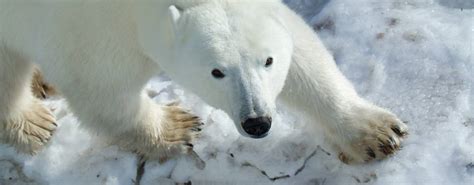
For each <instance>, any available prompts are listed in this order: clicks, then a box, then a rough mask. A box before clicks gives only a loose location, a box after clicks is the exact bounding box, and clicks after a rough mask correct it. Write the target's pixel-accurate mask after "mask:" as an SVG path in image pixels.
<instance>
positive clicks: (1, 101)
mask: <svg viewBox="0 0 474 185" xmlns="http://www.w3.org/2000/svg"><path fill="white" fill-rule="evenodd" d="M0 25H2V26H1V27H0V125H1V130H0V136H1V138H0V139H1V140H2V141H3V142H5V143H9V144H11V145H13V146H14V147H15V148H16V149H18V150H19V151H23V152H27V153H35V152H37V151H39V150H40V149H41V148H42V147H43V146H44V145H45V144H46V143H47V141H48V140H49V139H50V138H51V135H52V133H53V131H54V129H55V128H56V124H55V120H54V117H53V116H52V114H51V113H50V112H49V110H47V109H46V108H45V107H44V106H43V105H42V104H41V103H40V102H39V101H38V100H37V99H36V98H34V97H33V95H32V93H31V89H30V87H29V83H30V80H31V75H32V70H33V67H32V66H33V63H36V64H37V65H39V66H40V67H41V68H42V69H43V70H44V75H45V78H46V79H47V80H48V81H49V82H51V83H52V84H54V85H55V86H57V87H58V89H59V91H60V92H61V94H62V95H63V96H64V97H66V99H67V101H68V103H69V106H70V108H71V109H72V111H73V112H74V113H75V115H77V117H78V119H79V120H80V121H81V124H82V126H83V127H84V128H86V129H88V130H90V131H92V132H95V133H98V134H99V135H101V136H104V138H107V139H108V140H110V141H111V142H113V143H115V144H117V145H119V146H121V147H122V148H124V149H127V150H130V151H134V152H137V153H139V154H142V155H144V156H145V157H146V158H148V159H159V160H163V159H166V158H168V157H173V156H176V155H178V154H183V153H189V152H190V151H191V150H192V144H191V143H192V141H193V139H194V138H195V137H196V136H197V135H198V132H199V131H200V126H201V125H202V124H201V122H200V120H199V118H198V117H196V116H194V115H193V114H191V113H189V112H188V111H186V110H184V109H183V108H181V107H180V106H178V105H175V104H173V105H158V104H155V103H154V102H152V101H151V99H150V98H148V97H147V96H146V93H145V92H144V90H143V88H144V85H145V84H146V82H147V81H148V80H149V79H150V77H152V76H153V75H154V74H157V73H158V72H160V71H164V72H165V73H166V74H167V75H168V76H170V77H171V78H172V79H173V80H174V81H175V82H176V83H178V84H180V85H181V86H182V87H183V88H185V89H187V90H189V91H190V92H193V93H194V94H196V95H198V96H199V97H200V98H201V99H202V100H204V101H205V102H207V103H208V104H210V105H211V106H214V107H216V108H219V109H222V110H224V111H225V112H226V113H228V115H229V116H230V117H231V118H232V120H233V121H234V123H235V127H236V128H237V131H238V132H239V133H240V134H242V135H243V136H247V137H251V138H263V137H265V136H266V135H267V134H268V133H269V131H270V128H271V124H272V115H274V114H275V108H276V103H275V102H276V101H277V99H279V100H281V101H282V102H284V103H285V104H286V105H288V106H289V107H292V109H293V110H295V111H298V112H300V113H303V114H305V115H307V116H308V117H309V118H311V119H312V122H311V123H310V124H309V125H310V126H311V125H316V127H315V128H316V129H324V132H325V133H327V134H326V135H327V137H328V140H329V141H330V144H331V146H334V150H335V151H336V152H337V153H338V154H339V158H340V159H341V160H342V161H343V162H345V163H362V162H368V161H371V160H374V159H383V158H385V157H387V156H389V155H391V154H393V153H394V152H395V151H397V150H398V149H399V148H400V143H401V141H402V140H403V138H404V137H405V136H406V134H407V126H406V125H405V124H404V123H403V122H401V121H400V120H399V119H398V118H397V116H396V115H394V114H393V113H391V112H390V111H388V110H386V109H383V108H380V107H378V106H376V105H373V104H372V103H369V102H368V101H366V100H364V99H363V98H361V97H360V96H359V95H358V94H357V92H356V91H355V90H354V88H353V86H352V85H351V84H350V82H349V81H348V80H347V79H346V78H345V77H344V76H343V75H342V73H341V72H340V71H339V70H338V68H337V66H336V64H335V62H334V60H333V58H332V56H331V55H330V53H329V52H328V51H327V50H326V49H325V47H324V46H323V44H322V42H321V41H320V40H319V38H318V37H317V35H316V34H315V32H313V30H312V29H311V27H310V26H308V25H307V24H306V23H305V22H304V21H303V20H302V19H301V18H300V17H299V16H298V15H296V14H295V13H294V12H292V11H291V10H290V9H289V8H287V7H286V6H285V5H284V4H283V3H282V2H280V1H279V0H240V1H237V0H148V1H145V0H144V1H140V0H135V1H132V0H101V1H96V0H63V1H52V0H7V1H1V2H0Z"/></svg>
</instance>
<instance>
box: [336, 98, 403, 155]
mask: <svg viewBox="0 0 474 185" xmlns="http://www.w3.org/2000/svg"><path fill="white" fill-rule="evenodd" d="M354 113H355V114H352V116H351V117H350V118H349V119H348V120H347V122H349V124H348V125H346V126H347V128H346V129H344V130H345V133H346V134H347V135H346V136H349V137H345V138H344V141H342V142H341V143H340V144H339V146H338V148H339V149H340V153H339V159H340V160H341V161H342V162H344V163H346V164H353V163H365V162H369V161H373V160H381V159H385V158H387V157H388V156H390V155H392V154H394V153H395V152H397V151H398V150H400V149H401V142H402V141H403V139H405V138H406V136H407V135H408V127H407V125H406V124H405V123H403V122H402V121H400V120H399V119H398V118H397V117H396V116H395V115H394V114H392V113H390V112H389V111H386V110H384V109H382V108H379V107H375V106H368V107H366V108H361V109H357V111H355V112H354Z"/></svg>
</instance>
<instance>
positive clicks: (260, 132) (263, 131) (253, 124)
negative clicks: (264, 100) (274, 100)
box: [241, 117, 272, 139]
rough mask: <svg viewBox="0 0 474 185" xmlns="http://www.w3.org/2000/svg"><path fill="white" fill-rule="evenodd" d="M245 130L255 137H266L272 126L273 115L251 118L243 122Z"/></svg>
mask: <svg viewBox="0 0 474 185" xmlns="http://www.w3.org/2000/svg"><path fill="white" fill-rule="evenodd" d="M241 124H242V128H243V129H244V131H245V132H246V133H247V134H248V135H249V136H250V137H251V138H255V139H259V138H264V137H265V136H267V135H268V131H270V128H271V126H272V118H271V117H258V118H249V119H247V120H245V121H244V122H242V123H241Z"/></svg>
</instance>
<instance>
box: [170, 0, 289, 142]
mask: <svg viewBox="0 0 474 185" xmlns="http://www.w3.org/2000/svg"><path fill="white" fill-rule="evenodd" d="M277 6H281V5H279V4H276V3H206V4H202V5H199V6H194V7H188V8H185V9H180V8H179V7H176V6H171V7H170V8H169V13H170V17H171V20H172V24H173V30H174V31H173V32H174V34H173V37H174V39H173V40H174V42H173V44H174V47H173V48H174V50H173V51H174V57H173V58H174V59H173V61H172V62H166V64H165V65H164V66H162V67H163V68H164V70H165V71H166V73H167V74H168V75H169V76H170V77H171V78H172V79H173V80H174V81H176V82H177V83H178V84H180V85H182V86H183V87H184V88H185V89H187V90H190V91H192V92H193V93H195V94H197V95H198V96H199V97H200V98H202V100H204V101H205V102H207V103H209V104H210V105H211V106H214V107H216V108H219V109H222V110H224V111H225V112H226V113H227V114H229V116H230V117H231V118H232V119H233V121H234V123H235V126H236V127H237V129H238V131H239V133H241V134H242V135H244V136H247V137H252V138H262V137H265V136H266V135H267V134H268V132H269V130H270V127H271V122H272V115H273V114H274V113H275V108H276V98H277V96H278V94H279V93H280V92H281V90H282V88H283V86H284V83H285V79H286V76H287V73H288V70H289V66H290V61H291V55H292V48H293V46H292V39H291V36H290V34H289V32H288V31H287V29H286V28H285V25H284V24H283V22H282V21H281V20H280V19H279V17H278V15H276V12H274V11H273V10H275V9H277V8H278V7H277Z"/></svg>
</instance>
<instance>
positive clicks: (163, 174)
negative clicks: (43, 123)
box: [0, 0, 474, 185]
mask: <svg viewBox="0 0 474 185" xmlns="http://www.w3.org/2000/svg"><path fill="white" fill-rule="evenodd" d="M285 2H286V3H287V4H288V5H289V6H290V7H291V8H293V9H294V10H296V11H297V12H298V13H300V14H301V15H302V16H304V18H305V19H306V20H307V21H308V23H309V24H310V25H312V26H313V27H314V28H315V29H316V30H317V32H318V33H319V36H320V37H321V39H322V40H323V42H324V43H325V44H326V46H327V47H328V48H329V50H330V51H331V52H332V53H333V54H334V57H335V59H336V62H337V64H338V66H339V67H340V69H341V70H342V71H343V73H344V74H345V75H346V76H347V77H348V78H349V79H350V80H351V81H352V82H353V83H354V85H355V87H356V88H357V90H358V92H360V94H361V95H362V96H363V97H365V98H368V99H370V100H371V101H373V102H375V103H377V104H378V105H381V106H384V107H387V108H389V109H391V110H392V111H393V112H395V113H396V114H398V115H399V116H400V118H401V119H402V120H405V121H408V125H409V127H410V136H409V138H408V139H407V140H406V141H405V142H404V144H403V145H404V148H403V150H402V151H401V152H399V153H398V154H396V155H395V156H393V157H391V158H390V159H387V160H384V161H381V162H375V163H371V164H367V165H356V166H348V165H345V164H342V163H341V162H339V161H338V160H337V159H336V157H335V155H334V154H332V153H331V152H332V151H331V150H330V149H329V148H328V147H326V146H325V143H324V140H323V139H322V138H321V136H320V135H321V134H320V133H314V132H311V131H308V130H307V129H304V128H305V127H304V125H305V122H306V121H305V120H303V119H301V118H299V117H296V116H293V115H290V114H288V113H287V112H286V111H285V107H281V108H280V110H279V111H278V112H279V115H278V117H277V118H276V119H275V124H274V125H275V126H274V127H273V128H272V133H271V135H269V136H268V137H267V138H265V139H261V140H253V139H248V138H243V137H241V136H240V135H239V134H238V133H237V131H236V129H235V128H234V125H233V124H232V122H231V120H230V119H229V118H228V117H227V115H226V114H225V113H223V112H222V111H220V110H216V109H214V108H211V107H209V106H207V105H206V104H205V103H203V102H201V101H200V100H199V99H198V98H197V97H194V96H193V95H191V94H188V93H186V92H184V91H183V90H181V89H180V88H179V87H177V86H176V85H174V84H173V83H172V82H171V81H170V80H169V79H168V78H166V77H165V76H162V75H161V76H158V77H156V78H154V79H152V80H151V81H150V83H149V85H148V89H149V94H150V95H151V96H152V97H153V99H154V100H155V101H156V102H158V103H168V102H171V101H174V100H178V99H179V100H180V101H181V103H182V104H183V105H184V106H186V107H188V108H190V109H192V110H193V112H195V113H196V114H197V115H199V116H200V117H202V118H203V120H204V121H205V123H206V125H205V127H204V130H203V134H202V137H201V138H200V139H199V140H198V141H197V142H196V143H195V150H196V152H197V153H198V154H199V156H200V157H201V158H202V159H203V160H204V161H205V162H206V168H205V169H204V170H199V169H197V168H196V167H195V163H194V161H193V160H191V159H190V158H187V157H182V158H179V159H176V160H171V161H168V162H166V163H163V164H159V163H158V162H153V161H147V162H146V164H145V167H144V170H145V171H144V173H143V176H142V178H141V184H174V183H175V182H180V183H184V182H188V181H191V182H192V183H193V184H318V185H320V184H325V185H339V184H358V183H362V184H380V185H391V184H407V185H416V184H443V185H444V184H446V185H450V184H452V185H461V184H466V185H467V184H474V73H473V72H474V59H473V53H474V52H473V46H474V18H473V17H474V10H473V8H474V3H473V1H471V0H455V1H452V0H451V1H449V0H414V1H402V0H357V1H351V0H285ZM45 103H46V104H47V105H48V106H49V107H50V108H52V109H54V110H55V111H54V113H55V115H56V116H57V119H58V124H59V128H58V129H57V131H56V132H55V136H54V137H53V139H52V141H50V143H49V145H48V146H47V147H46V148H45V149H44V150H43V151H42V152H41V153H39V154H38V155H36V156H27V155H23V154H18V153H16V152H15V151H14V150H13V149H12V148H11V147H8V146H6V145H0V184H14V185H20V184H52V185H63V184H107V185H114V184H134V182H135V181H136V176H137V166H139V164H140V163H139V160H138V159H137V157H136V156H135V155H134V154H132V153H129V152H126V151H121V150H119V149H118V148H117V147H116V146H110V145H107V144H106V143H103V142H102V141H101V139H100V136H97V135H90V134H89V133H88V132H86V131H84V130H82V129H81V128H80V127H79V124H78V121H77V120H76V118H75V117H74V115H73V114H72V113H71V112H70V111H69V110H68V108H67V105H66V103H65V101H64V100H62V99H56V100H48V101H46V102H45ZM263 171H264V173H263Z"/></svg>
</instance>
